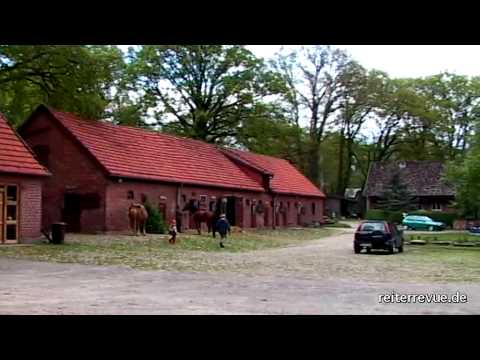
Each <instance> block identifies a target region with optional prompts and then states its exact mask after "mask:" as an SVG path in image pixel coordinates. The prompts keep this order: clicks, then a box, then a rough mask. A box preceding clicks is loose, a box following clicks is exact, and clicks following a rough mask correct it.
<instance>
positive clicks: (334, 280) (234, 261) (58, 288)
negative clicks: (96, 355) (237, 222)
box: [0, 229, 480, 314]
mask: <svg viewBox="0 0 480 360" xmlns="http://www.w3.org/2000/svg"><path fill="white" fill-rule="evenodd" d="M352 232H353V229H336V230H335V234H334V235H331V236H329V237H326V238H323V239H319V240H314V241H309V242H307V243H302V244H299V245H298V246H297V245H296V246H289V247H286V248H278V249H269V250H258V251H249V252H245V253H229V252H225V253H220V252H212V253H202V254H201V255H197V256H201V261H202V262H203V263H207V265H208V266H206V267H207V268H208V269H209V270H208V271H195V272H194V271H181V272H180V271H161V270H155V271H150V270H148V271H146V270H134V269H131V268H128V267H120V266H92V265H80V264H60V263H51V262H34V261H25V260H17V259H8V258H2V257H0V314H479V313H480V262H476V264H478V265H476V266H472V262H471V259H470V257H471V256H472V255H471V254H470V253H467V252H465V253H464V252H462V251H461V250H458V252H457V253H456V254H458V256H454V257H453V260H452V261H448V259H449V258H451V257H452V256H450V257H449V258H444V255H443V253H441V252H439V253H438V254H437V253H435V252H434V254H433V255H432V256H430V255H429V256H425V250H421V249H419V248H415V247H414V246H409V247H407V248H406V251H405V253H403V254H396V255H384V254H380V253H378V254H371V255H366V254H360V255H354V254H353V251H352ZM444 251H445V250H444ZM449 251H457V250H449ZM473 256H475V257H476V258H477V257H478V258H480V252H478V253H474V255H473ZM392 291H395V292H396V293H399V294H428V293H439V294H449V295H451V294H454V293H456V292H457V291H459V292H460V293H463V294H466V295H467V296H468V303H464V304H420V303H417V304H380V303H379V302H378V297H379V295H380V294H389V293H392Z"/></svg>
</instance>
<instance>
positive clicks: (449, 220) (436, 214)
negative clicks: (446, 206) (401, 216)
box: [408, 210, 460, 227]
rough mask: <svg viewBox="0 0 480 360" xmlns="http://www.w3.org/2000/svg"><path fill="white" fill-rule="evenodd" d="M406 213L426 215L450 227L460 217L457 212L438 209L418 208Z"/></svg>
mask: <svg viewBox="0 0 480 360" xmlns="http://www.w3.org/2000/svg"><path fill="white" fill-rule="evenodd" d="M408 214H409V215H423V216H428V217H429V218H431V219H432V220H434V221H440V222H443V223H445V224H446V225H447V226H449V227H452V226H453V223H454V221H455V220H457V219H459V218H460V216H459V214H458V213H456V212H452V213H450V212H448V213H447V212H440V211H426V210H418V211H413V212H409V213H408Z"/></svg>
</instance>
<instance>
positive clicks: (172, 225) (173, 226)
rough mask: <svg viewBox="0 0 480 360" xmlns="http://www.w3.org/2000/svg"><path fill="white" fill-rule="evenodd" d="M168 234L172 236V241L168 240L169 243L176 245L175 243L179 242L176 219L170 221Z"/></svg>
mask: <svg viewBox="0 0 480 360" xmlns="http://www.w3.org/2000/svg"><path fill="white" fill-rule="evenodd" d="M168 233H169V234H170V239H168V242H169V243H170V244H175V241H176V240H177V222H176V220H175V219H172V220H171V221H170V227H169V229H168Z"/></svg>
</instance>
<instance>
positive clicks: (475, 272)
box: [396, 245, 480, 282]
mask: <svg viewBox="0 0 480 360" xmlns="http://www.w3.org/2000/svg"><path fill="white" fill-rule="evenodd" d="M405 255H406V256H402V259H400V257H398V260H400V261H401V262H403V261H404V260H405V261H408V262H409V265H408V266H405V267H404V271H406V273H405V274H406V275H407V274H408V272H409V271H410V270H411V271H412V272H413V270H414V269H415V272H416V273H417V274H421V278H423V279H426V280H433V281H445V282H449V281H452V282H454V281H480V248H458V247H453V246H448V247H446V246H434V245H425V246H418V247H412V246H410V247H408V250H407V252H406V253H405ZM396 260H397V259H396ZM412 275H413V274H412ZM416 276H417V275H414V276H412V277H416Z"/></svg>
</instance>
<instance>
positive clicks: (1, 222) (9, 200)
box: [0, 185, 20, 244]
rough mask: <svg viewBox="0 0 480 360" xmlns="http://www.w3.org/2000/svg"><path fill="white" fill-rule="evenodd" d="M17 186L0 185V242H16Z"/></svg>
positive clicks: (18, 196)
mask: <svg viewBox="0 0 480 360" xmlns="http://www.w3.org/2000/svg"><path fill="white" fill-rule="evenodd" d="M19 199H20V194H19V190H18V186H16V185H3V186H0V232H1V235H0V242H1V243H4V244H16V243H17V242H18V230H19V229H18V215H19V210H18V203H19Z"/></svg>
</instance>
